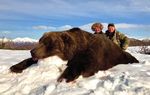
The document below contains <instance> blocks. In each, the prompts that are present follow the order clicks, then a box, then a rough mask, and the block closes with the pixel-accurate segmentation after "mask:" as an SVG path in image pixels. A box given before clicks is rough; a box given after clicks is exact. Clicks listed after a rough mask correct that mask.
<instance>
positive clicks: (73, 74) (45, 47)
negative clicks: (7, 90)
mask: <svg viewBox="0 0 150 95" xmlns="http://www.w3.org/2000/svg"><path fill="white" fill-rule="evenodd" d="M31 55H32V58H29V59H26V60H30V62H31V63H30V62H29V61H27V62H29V63H28V64H29V65H20V64H22V63H23V64H27V62H26V60H24V61H22V62H20V63H19V64H17V65H14V66H12V67H11V68H10V69H11V71H12V72H17V70H16V69H19V68H20V69H19V72H20V71H22V70H24V69H26V68H27V67H28V66H30V65H31V64H32V63H33V64H34V63H37V60H38V59H43V58H47V57H50V56H54V55H57V56H59V57H60V58H61V59H63V60H68V63H67V68H66V69H65V70H64V71H63V73H62V74H61V75H60V77H59V78H58V80H57V81H58V82H61V81H62V80H63V79H66V82H70V81H73V80H75V79H77V78H78V77H79V76H80V75H82V76H83V77H89V76H92V75H94V74H95V73H96V72H98V71H99V70H107V69H109V68H112V67H113V66H115V65H118V64H128V63H138V62H139V61H138V60H137V59H136V58H135V57H133V56H132V55H131V54H129V53H127V52H125V51H123V50H122V49H121V48H120V47H118V46H117V45H116V44H114V43H113V42H112V41H111V40H109V39H108V38H107V37H105V36H104V35H98V34H91V33H89V32H86V31H84V30H81V29H79V28H72V29H70V30H66V31H58V32H47V33H45V34H44V35H43V36H42V37H41V38H40V40H39V43H38V44H37V46H36V47H35V48H34V49H32V50H31ZM31 60H33V61H31ZM19 65H20V66H19ZM23 67H24V68H23Z"/></svg>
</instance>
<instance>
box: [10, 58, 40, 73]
mask: <svg viewBox="0 0 150 95" xmlns="http://www.w3.org/2000/svg"><path fill="white" fill-rule="evenodd" d="M37 62H38V60H33V59H32V58H27V59H25V60H23V61H21V62H20V63H18V64H15V65H13V66H11V67H10V71H11V72H15V73H21V72H22V71H23V70H24V69H26V68H28V67H29V66H31V65H32V64H36V63H37Z"/></svg>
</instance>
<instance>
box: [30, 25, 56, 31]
mask: <svg viewBox="0 0 150 95" xmlns="http://www.w3.org/2000/svg"><path fill="white" fill-rule="evenodd" d="M32 28H33V29H35V30H56V28H55V27H52V26H45V25H39V26H33V27H32Z"/></svg>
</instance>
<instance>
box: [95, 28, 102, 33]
mask: <svg viewBox="0 0 150 95" xmlns="http://www.w3.org/2000/svg"><path fill="white" fill-rule="evenodd" d="M94 31H95V33H99V32H101V31H102V30H101V29H100V28H99V27H95V28H94Z"/></svg>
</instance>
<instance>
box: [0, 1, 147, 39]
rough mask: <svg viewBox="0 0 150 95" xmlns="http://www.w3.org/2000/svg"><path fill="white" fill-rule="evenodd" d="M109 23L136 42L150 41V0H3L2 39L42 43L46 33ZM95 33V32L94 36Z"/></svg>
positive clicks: (1, 14)
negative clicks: (27, 39)
mask: <svg viewBox="0 0 150 95" xmlns="http://www.w3.org/2000/svg"><path fill="white" fill-rule="evenodd" d="M95 22H100V23H102V24H103V25H104V30H103V31H104V32H105V31H106V29H107V25H108V23H114V24H115V25H116V28H117V30H119V31H120V32H122V33H124V34H125V35H127V36H129V37H133V38H150V1H149V0H0V37H3V36H4V37H8V38H17V37H30V38H33V39H39V38H40V37H41V36H42V35H43V33H44V32H48V31H61V30H66V29H70V28H72V27H80V28H82V29H84V30H86V31H88V32H92V31H91V28H90V27H91V25H92V24H93V23H95ZM92 33H93V32H92Z"/></svg>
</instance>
